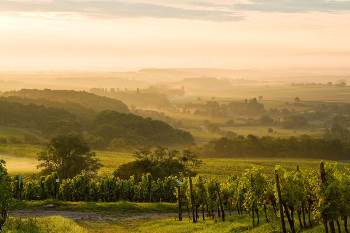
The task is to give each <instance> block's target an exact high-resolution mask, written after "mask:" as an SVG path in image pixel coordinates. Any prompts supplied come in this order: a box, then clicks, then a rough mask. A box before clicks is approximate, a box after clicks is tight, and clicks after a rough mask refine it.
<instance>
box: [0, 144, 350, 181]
mask: <svg viewBox="0 0 350 233" xmlns="http://www.w3.org/2000/svg"><path fill="white" fill-rule="evenodd" d="M0 148H1V147H0ZM10 148H11V149H8V150H6V154H3V155H1V153H0V159H4V160H5V161H6V163H7V168H8V171H9V173H10V174H11V175H17V174H23V175H26V174H32V173H36V172H38V170H37V167H36V166H37V164H38V161H37V158H36V153H37V152H38V151H40V148H37V147H30V146H24V147H22V149H23V150H24V151H27V152H28V153H23V154H22V153H18V152H19V151H20V150H21V148H16V147H10ZM11 150H12V151H15V154H14V155H12V154H11V153H10V152H11ZM21 154H22V156H21ZM96 154H97V157H98V158H99V159H100V160H101V162H102V165H103V167H102V168H101V169H100V171H99V173H100V174H104V175H106V174H112V173H113V171H114V170H115V169H117V168H118V167H119V166H120V165H121V164H124V163H127V162H130V161H133V160H134V159H135V158H134V156H133V155H132V153H125V152H109V151H97V152H96ZM202 161H203V164H202V165H201V166H200V167H199V168H198V169H197V172H198V174H199V175H202V176H205V177H218V178H224V177H227V176H230V175H234V174H239V173H241V172H243V171H244V169H247V168H250V167H252V166H253V165H254V166H260V167H262V169H263V170H264V171H265V172H273V169H274V166H276V165H281V166H283V167H286V168H288V169H295V168H296V167H297V165H299V166H300V167H301V168H302V169H303V168H318V166H319V163H320V160H319V159H293V158H247V159H245V158H202ZM339 163H340V164H341V165H347V166H349V165H348V163H345V162H339Z"/></svg>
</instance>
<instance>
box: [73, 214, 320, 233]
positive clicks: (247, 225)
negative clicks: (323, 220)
mask: <svg viewBox="0 0 350 233" xmlns="http://www.w3.org/2000/svg"><path fill="white" fill-rule="evenodd" d="M79 224H80V225H81V226H84V227H86V228H87V229H88V231H89V232H91V233H92V232H94V233H95V232H96V233H109V232H118V233H126V232H127V233H136V232H137V233H167V232H169V233H190V232H191V233H192V232H193V233H240V232H246V233H271V232H280V229H279V223H278V222H277V221H275V222H274V223H264V222H263V223H261V224H260V225H259V226H256V227H252V223H251V218H250V217H249V216H247V215H244V216H238V215H232V216H226V221H225V222H222V221H221V220H219V219H218V220H212V219H206V221H202V220H199V221H198V222H197V223H195V224H193V223H191V221H190V219H188V218H186V217H185V218H184V220H183V221H182V222H180V221H177V220H175V218H160V219H154V218H153V219H152V216H149V217H148V218H147V217H146V218H132V217H131V218H124V219H120V220H119V221H109V222H106V221H97V222H96V221H86V220H83V221H79ZM287 225H288V224H287ZM296 227H297V229H298V230H299V227H298V224H297V223H296ZM302 232H307V233H323V232H324V231H323V229H322V226H316V227H314V228H312V229H307V230H304V231H302Z"/></svg>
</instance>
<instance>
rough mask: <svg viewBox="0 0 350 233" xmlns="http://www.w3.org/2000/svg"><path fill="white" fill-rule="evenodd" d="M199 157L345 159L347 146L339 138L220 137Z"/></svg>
mask: <svg viewBox="0 0 350 233" xmlns="http://www.w3.org/2000/svg"><path fill="white" fill-rule="evenodd" d="M200 150H201V153H202V154H203V155H206V156H213V157H239V158H245V157H279V158H281V157H289V156H294V157H299V158H317V159H332V160H338V159H347V158H348V156H349V154H350V146H349V144H348V143H345V142H343V141H341V140H339V139H338V138H330V137H328V138H314V137H310V136H306V135H304V136H299V137H289V138H277V137H270V136H263V137H258V136H254V135H248V136H234V137H230V138H227V137H222V138H220V139H216V140H213V141H211V142H209V143H207V144H206V145H205V146H203V148H201V149H200Z"/></svg>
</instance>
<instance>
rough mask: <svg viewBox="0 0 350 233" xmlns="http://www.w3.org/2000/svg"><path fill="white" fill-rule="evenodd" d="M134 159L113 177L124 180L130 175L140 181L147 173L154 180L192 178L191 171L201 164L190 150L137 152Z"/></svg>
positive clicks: (165, 149) (121, 167)
mask: <svg viewBox="0 0 350 233" xmlns="http://www.w3.org/2000/svg"><path fill="white" fill-rule="evenodd" d="M135 157H136V160H135V161H132V162H129V163H125V164H122V165H121V166H119V168H118V169H117V170H115V172H114V175H115V176H116V177H120V178H124V179H127V178H128V177H130V176H131V175H134V176H135V177H136V178H137V179H140V178H141V177H142V175H143V174H147V173H149V174H151V176H152V177H153V178H155V179H157V178H164V177H168V176H180V175H185V176H194V175H195V173H194V172H193V169H194V168H195V167H197V166H198V165H199V164H200V162H201V161H200V160H198V159H197V157H196V155H195V154H194V153H193V152H192V151H190V150H183V151H182V152H179V151H176V150H169V149H167V148H157V149H155V150H152V151H148V150H143V151H138V152H136V153H135Z"/></svg>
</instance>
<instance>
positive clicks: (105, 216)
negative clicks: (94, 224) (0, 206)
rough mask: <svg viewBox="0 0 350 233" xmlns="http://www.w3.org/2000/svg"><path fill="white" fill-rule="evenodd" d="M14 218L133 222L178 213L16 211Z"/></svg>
mask: <svg viewBox="0 0 350 233" xmlns="http://www.w3.org/2000/svg"><path fill="white" fill-rule="evenodd" d="M9 215H10V216H14V217H23V218H24V217H47V216H62V217H65V218H70V219H73V220H76V221H80V220H93V221H116V220H123V221H132V220H143V219H163V218H171V217H174V218H175V217H176V213H141V214H136V213H135V214H134V213H133V214H129V213H128V214H112V213H98V212H97V213H96V212H85V211H84V212H81V211H66V210H43V209H36V210H16V211H11V212H10V213H9Z"/></svg>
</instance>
